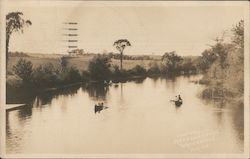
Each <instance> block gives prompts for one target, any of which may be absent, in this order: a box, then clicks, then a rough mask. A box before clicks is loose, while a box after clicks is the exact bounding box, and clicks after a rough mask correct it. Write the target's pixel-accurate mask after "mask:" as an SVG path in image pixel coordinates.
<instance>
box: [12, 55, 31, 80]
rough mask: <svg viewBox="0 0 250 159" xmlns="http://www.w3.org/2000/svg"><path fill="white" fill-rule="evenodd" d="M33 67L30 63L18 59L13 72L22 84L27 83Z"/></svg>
mask: <svg viewBox="0 0 250 159" xmlns="http://www.w3.org/2000/svg"><path fill="white" fill-rule="evenodd" d="M32 68H33V65H32V63H31V62H30V61H27V60H25V59H22V58H21V59H20V60H19V61H18V62H17V64H16V65H15V66H13V71H14V72H15V74H16V75H18V76H19V77H20V78H21V79H22V80H23V81H24V82H29V81H30V80H31V77H32V72H33V70H32Z"/></svg>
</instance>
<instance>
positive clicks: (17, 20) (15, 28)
mask: <svg viewBox="0 0 250 159" xmlns="http://www.w3.org/2000/svg"><path fill="white" fill-rule="evenodd" d="M22 16H23V13H22V12H11V13H8V14H7V15H6V63H7V62H8V54H9V41H10V36H11V34H12V33H13V32H21V33H23V28H24V27H25V26H29V25H32V23H31V21H30V20H24V19H23V18H22Z"/></svg>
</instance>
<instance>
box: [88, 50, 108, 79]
mask: <svg viewBox="0 0 250 159" xmlns="http://www.w3.org/2000/svg"><path fill="white" fill-rule="evenodd" d="M110 66H111V65H110V59H109V58H108V57H107V56H102V55H98V56H96V57H94V58H93V59H92V60H91V61H90V63H89V66H88V71H89V73H90V78H91V79H92V80H95V81H105V80H108V79H109V78H110V74H111V71H110Z"/></svg>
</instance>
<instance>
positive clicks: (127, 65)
mask: <svg viewBox="0 0 250 159" xmlns="http://www.w3.org/2000/svg"><path fill="white" fill-rule="evenodd" d="M28 55H29V57H15V56H14V57H13V56H11V57H10V58H9V63H8V71H11V70H12V68H13V66H14V65H15V64H16V63H17V62H18V60H19V59H20V58H23V59H26V60H28V61H31V62H32V64H33V66H34V67H38V66H40V65H44V64H46V63H52V64H53V65H54V66H55V67H58V66H59V65H60V58H61V57H63V55H60V54H28ZM93 57H94V55H93V54H90V55H84V56H78V57H69V58H68V59H67V60H68V65H69V67H70V66H74V67H76V68H77V69H79V70H80V71H83V70H87V68H88V65H89V62H90V60H91V59H92V58H93ZM154 61H155V60H123V68H124V69H131V68H133V67H135V66H136V65H140V66H142V67H144V68H146V69H148V68H149V66H150V63H152V62H154ZM157 61H158V60H157ZM111 64H112V65H113V66H114V65H117V66H120V60H117V59H112V63H111Z"/></svg>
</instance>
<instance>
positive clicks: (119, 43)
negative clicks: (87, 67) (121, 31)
mask: <svg viewBox="0 0 250 159" xmlns="http://www.w3.org/2000/svg"><path fill="white" fill-rule="evenodd" d="M113 46H115V48H116V49H117V50H118V51H119V52H120V54H121V59H120V60H121V70H122V58H123V51H124V49H125V47H126V46H131V44H130V42H129V41H128V40H127V39H119V40H116V41H115V42H114V44H113Z"/></svg>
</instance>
